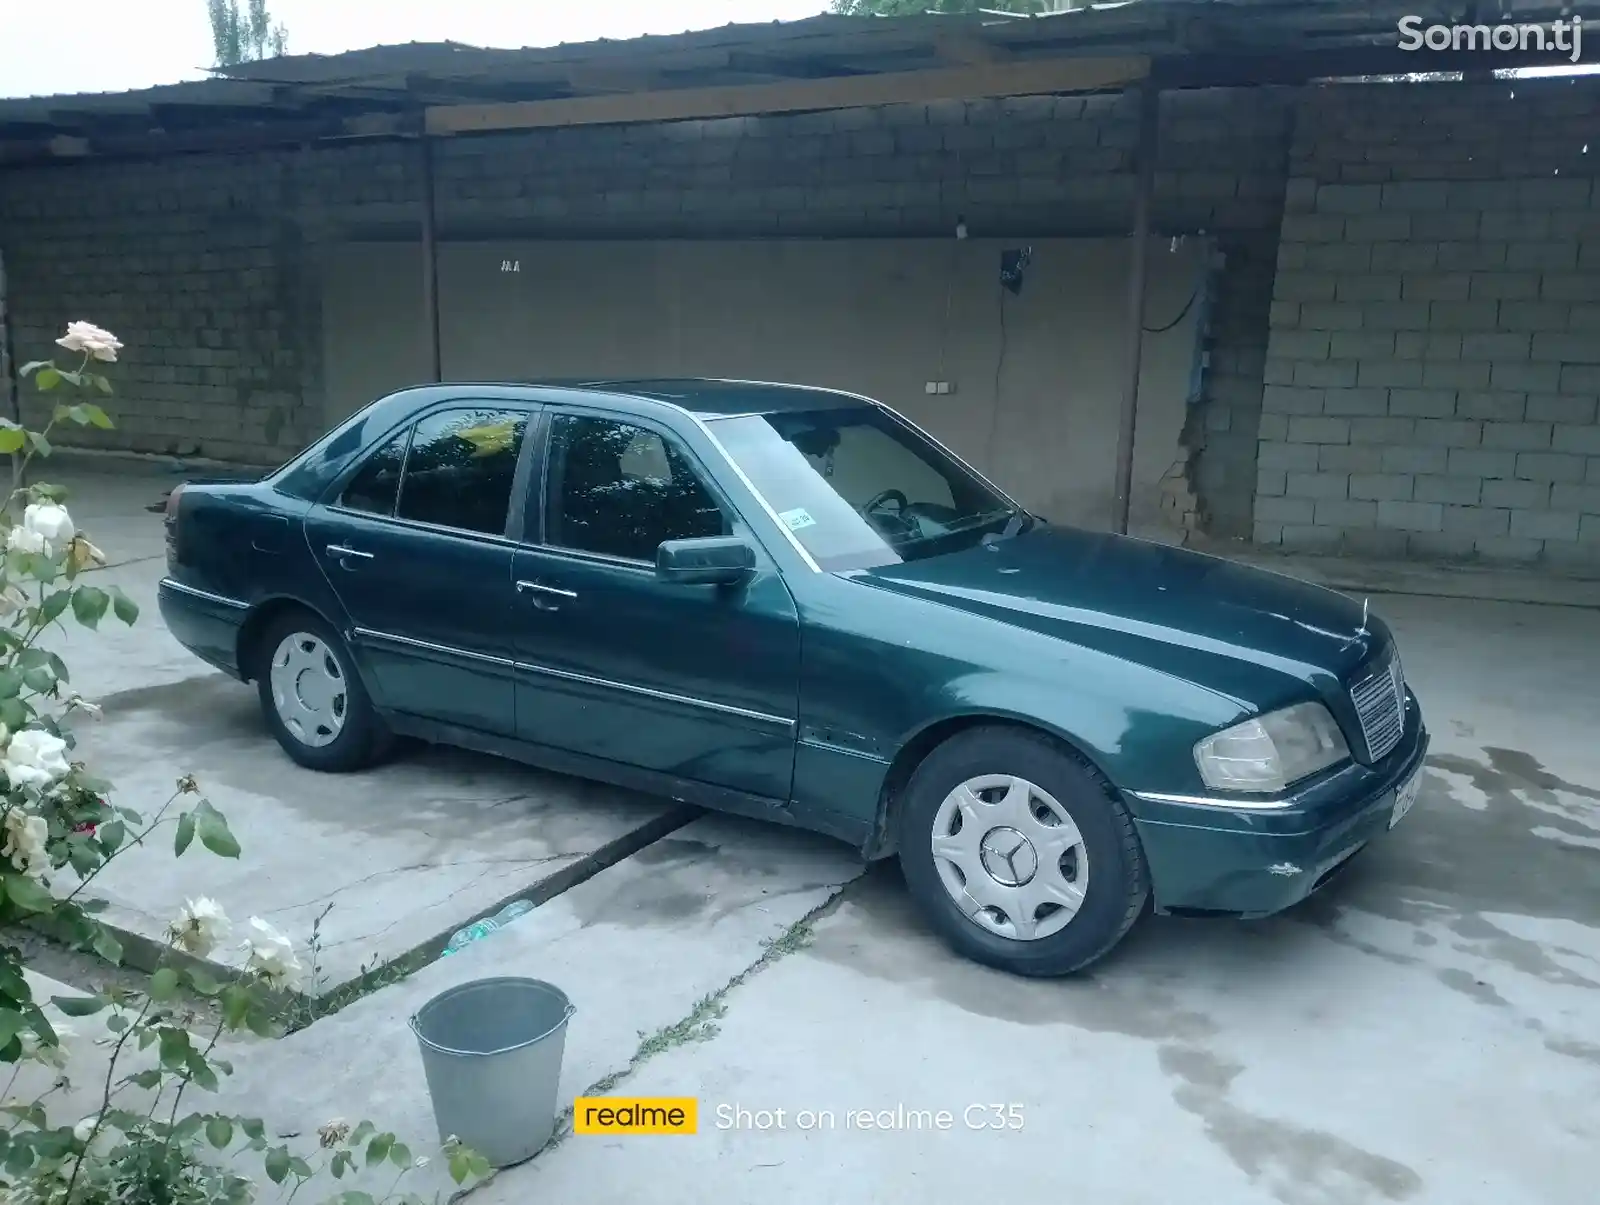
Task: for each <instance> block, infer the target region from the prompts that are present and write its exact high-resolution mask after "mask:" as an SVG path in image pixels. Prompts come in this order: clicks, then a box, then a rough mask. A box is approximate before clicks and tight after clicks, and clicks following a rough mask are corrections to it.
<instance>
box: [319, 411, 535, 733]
mask: <svg viewBox="0 0 1600 1205" xmlns="http://www.w3.org/2000/svg"><path fill="white" fill-rule="evenodd" d="M536 413H537V411H536V409H535V408H531V407H530V408H518V407H516V406H514V405H507V404H505V403H501V402H472V401H460V402H451V403H445V404H443V405H441V406H438V407H436V408H434V409H432V410H430V411H428V412H426V413H424V414H423V415H421V416H420V417H419V418H417V419H416V420H415V421H414V422H411V423H408V424H407V425H406V426H405V427H403V428H402V429H400V430H398V431H396V432H394V433H393V434H392V435H391V436H389V437H388V438H387V439H386V440H385V441H384V442H383V443H382V444H381V446H379V447H378V448H377V449H375V450H374V451H373V452H372V453H371V454H370V455H369V456H367V457H366V458H365V459H364V460H363V461H362V462H361V463H360V464H359V465H358V466H356V467H355V468H354V469H352V471H351V472H350V473H348V474H347V475H346V476H345V477H344V479H343V480H342V481H340V482H337V483H335V485H334V486H333V488H332V490H331V491H330V495H329V498H328V499H326V500H324V502H323V503H321V504H319V505H317V506H316V507H314V508H313V509H312V511H311V513H310V515H309V516H308V518H307V522H306V531H307V536H308V538H309V540H310V542H311V551H312V554H313V555H314V556H315V557H316V559H317V562H318V564H319V565H320V566H321V568H322V571H323V573H324V574H325V575H326V577H327V580H328V583H329V584H330V586H332V588H333V590H334V592H335V593H336V594H337V595H338V597H339V601H340V603H341V604H342V605H343V606H344V609H345V611H346V613H347V616H348V619H349V624H348V631H349V634H350V636H351V643H352V648H353V650H354V652H355V656H356V657H357V659H358V660H359V661H360V663H361V665H362V667H363V670H364V677H365V680H366V682H367V685H368V688H369V689H370V690H371V691H372V693H373V696H374V699H375V701H376V702H377V703H378V705H379V706H380V707H383V708H386V709H389V710H393V711H399V712H404V713H406V714H409V715H413V716H418V717H422V718H425V719H430V720H435V721H438V722H440V723H444V724H450V725H455V726H459V727H462V728H469V729H475V730H478V731H483V732H489V733H495V734H499V735H505V736H510V735H513V734H514V733H515V730H516V691H515V687H514V686H513V681H512V663H513V660H514V657H515V641H514V639H513V636H512V631H511V626H512V625H511V619H512V613H513V604H512V600H513V597H514V594H513V590H512V585H511V581H512V578H511V562H512V554H513V551H514V549H515V547H516V545H515V543H514V541H513V537H514V536H517V535H520V533H521V524H522V517H523V514H524V513H525V511H524V509H523V507H522V506H521V505H520V500H521V499H522V498H523V497H524V496H525V494H526V488H527V487H526V485H525V484H524V482H525V481H526V478H527V474H528V460H529V457H530V456H531V451H532V448H531V441H529V439H528V435H529V431H530V428H531V427H532V425H533V423H534V421H535V417H536ZM525 453H526V455H525ZM513 498H517V499H518V500H519V505H518V506H517V507H512V505H511V500H512V499H513ZM513 512H515V513H514V514H513Z"/></svg>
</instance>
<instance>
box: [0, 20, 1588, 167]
mask: <svg viewBox="0 0 1600 1205" xmlns="http://www.w3.org/2000/svg"><path fill="white" fill-rule="evenodd" d="M1429 7H1432V8H1435V9H1437V8H1438V7H1439V0H1425V2H1424V0H1366V2H1364V3H1357V2H1352V0H1122V2H1120V3H1105V4H1096V5H1090V6H1087V7H1082V8H1077V9H1071V10H1068V11H1065V12H1061V13H1055V14H1049V15H1044V16H1038V17H1032V18H1021V17H1013V18H1008V17H1003V16H984V15H965V16H935V15H929V16H912V17H898V18H870V17H843V16H835V15H822V16H817V17H811V18H807V19H805V20H801V21H790V22H765V23H760V24H739V25H727V26H723V27H720V28H716V29H706V30H697V31H693V32H689V33H682V34H673V35H648V36H644V37H639V38H632V39H627V40H620V41H619V40H602V41H596V42H584V43H566V44H561V45H557V46H548V47H529V48H522V49H494V48H484V47H477V46H468V45H464V44H460V43H455V42H413V43H405V44H401V45H392V46H373V47H369V48H367V49H363V50H354V51H350V52H348V53H345V54H336V55H319V54H302V55H289V56H285V57H283V58H277V59H271V60H266V61H263V62H257V63H249V64H244V65H241V66H238V67H233V68H228V69H225V70H223V71H219V72H218V73H217V74H216V75H215V76H214V77H213V78H210V79H206V80H200V81H191V82H187V83H178V84H171V85H166V86H163V87H157V88H146V89H141V90H138V91H132V92H118V93H87V94H77V95H66V96H48V97H23V98H16V99H7V100H0V139H5V138H16V137H20V136H32V137H39V136H40V135H42V134H45V133H49V132H55V133H60V134H66V135H72V134H75V133H83V132H85V131H86V130H87V129H89V128H91V127H94V128H102V129H104V128H110V129H122V130H127V129H133V128H139V127H141V126H143V127H152V126H157V127H160V128H162V129H170V128H173V127H174V126H178V127H181V126H182V125H183V124H184V123H185V121H186V120H194V121H200V120H206V121H214V120H216V119H217V116H218V115H220V116H222V117H226V116H228V115H229V114H230V113H231V114H232V116H233V117H235V118H242V119H245V120H252V121H269V120H278V119H284V118H287V117H292V116H297V115H304V114H307V113H311V112H324V113H326V112H330V111H331V112H341V113H355V112H368V113H370V112H385V111H389V112H397V111H400V110H402V109H406V108H411V107H415V106H417V105H419V104H424V105H425V104H433V105H440V104H453V103H465V104H471V103H482V102H486V101H488V102H492V101H498V100H539V99H552V98H562V97H573V96H584V95H601V94H607V93H615V92H618V91H634V90H639V83H638V81H640V80H648V81H649V83H648V85H647V86H648V87H649V88H651V89H659V88H676V87H704V86H707V85H712V84H740V83H760V82H771V81H774V80H783V79H791V80H792V79H822V78H828V77H830V76H845V75H860V74H873V73H884V72H894V71H907V70H917V69H924V68H930V67H939V66H946V67H947V66H951V65H952V64H953V63H958V62H962V61H966V62H978V61H983V59H984V57H985V56H994V57H1003V58H1005V59H1011V60H1017V61H1024V60H1026V59H1029V58H1040V57H1062V56H1103V55H1124V54H1135V55H1148V56H1151V57H1153V58H1157V59H1160V58H1168V59H1201V58H1204V57H1207V56H1218V55H1227V54H1234V55H1255V56H1270V55H1272V54H1274V53H1281V52H1291V51H1298V50H1305V49H1336V48H1349V47H1376V46H1393V44H1394V42H1395V37H1396V23H1397V21H1398V19H1399V17H1400V16H1403V15H1406V14H1407V13H1408V12H1411V11H1415V10H1416V9H1418V8H1423V9H1427V8H1429ZM1574 13H1577V14H1581V15H1583V16H1584V17H1585V18H1586V19H1600V0H1573V2H1568V3H1562V2H1561V0H1497V3H1493V4H1492V11H1491V12H1490V13H1488V14H1480V19H1483V20H1493V19H1495V17H1496V16H1497V15H1503V16H1504V17H1505V18H1506V19H1514V20H1519V21H1535V20H1537V21H1548V20H1552V19H1555V18H1557V17H1570V16H1571V15H1572V14H1574ZM1433 19H1439V20H1449V19H1450V18H1448V17H1444V16H1440V17H1438V18H1430V20H1433ZM1594 41H1595V42H1596V43H1597V44H1600V37H1596V38H1595V39H1594ZM1596 53H1597V54H1600V45H1597V47H1596ZM963 56H964V57H963ZM202 114H205V115H206V116H205V117H204V118H202Z"/></svg>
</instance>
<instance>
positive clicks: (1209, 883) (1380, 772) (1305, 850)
mask: <svg viewBox="0 0 1600 1205" xmlns="http://www.w3.org/2000/svg"><path fill="white" fill-rule="evenodd" d="M1410 704H1411V705H1410V709H1409V713H1408V716H1407V721H1406V733H1405V736H1404V737H1403V738H1402V739H1401V741H1400V743H1399V745H1397V746H1396V747H1395V749H1394V750H1393V751H1392V752H1391V753H1390V754H1389V755H1388V756H1387V757H1385V758H1384V759H1383V760H1382V761H1380V762H1378V763H1376V764H1374V765H1371V766H1363V765H1358V764H1352V765H1348V766H1345V767H1343V768H1342V769H1340V770H1338V771H1335V772H1334V773H1333V774H1330V775H1329V776H1328V777H1327V778H1325V779H1322V780H1320V781H1318V782H1315V783H1313V784H1311V785H1310V786H1308V787H1306V788H1304V789H1303V790H1301V791H1299V792H1296V793H1295V794H1294V795H1292V796H1290V797H1289V798H1288V799H1285V800H1284V801H1283V803H1282V806H1280V807H1275V808H1271V809H1256V808H1240V807H1237V806H1230V805H1229V803H1227V802H1226V801H1220V800H1219V801H1204V802H1203V801H1199V800H1194V799H1185V798H1183V797H1175V796H1167V795H1158V794H1140V793H1131V794H1130V795H1129V796H1128V802H1129V804H1130V805H1131V807H1132V809H1133V811H1134V822H1135V824H1136V826H1137V828H1138V831H1139V837H1140V840H1141V841H1142V842H1143V844H1144V852H1145V858H1146V861H1147V862H1148V864H1149V867H1150V879H1151V889H1152V892H1153V894H1154V897H1155V906H1156V910H1157V911H1158V912H1185V913H1223V914H1228V915H1234V916H1268V915H1271V914H1272V913H1274V912H1281V911H1282V910H1283V909H1285V908H1288V907H1290V906H1291V905H1293V904H1297V903H1299V902H1300V901H1301V900H1303V899H1305V898H1306V897H1307V896H1309V895H1310V894H1311V893H1312V892H1314V891H1315V890H1316V889H1317V888H1319V887H1321V886H1322V885H1323V884H1324V883H1325V882H1327V881H1328V880H1329V879H1330V878H1332V877H1333V875H1334V874H1335V873H1336V872H1337V871H1339V870H1340V869H1342V868H1343V867H1344V865H1345V864H1346V863H1347V862H1348V861H1349V860H1350V859H1351V858H1352V857H1354V856H1355V855H1356V854H1357V853H1359V852H1360V851H1361V850H1362V849H1363V848H1364V847H1365V846H1366V845H1367V844H1368V843H1369V842H1371V841H1373V840H1375V839H1376V838H1378V837H1381V836H1383V835H1384V834H1385V833H1386V832H1388V829H1389V818H1390V815H1391V813H1392V812H1393V809H1394V804H1395V796H1396V793H1397V792H1398V791H1399V789H1400V788H1401V787H1402V786H1404V785H1405V784H1407V783H1408V782H1410V781H1411V779H1412V777H1413V776H1414V775H1416V774H1420V773H1421V772H1422V764H1423V760H1424V759H1425V758H1426V757H1427V753H1428V730H1427V727H1426V725H1425V724H1424V723H1423V720H1422V709H1421V708H1420V707H1419V706H1418V705H1417V702H1416V699H1415V697H1412V698H1411V700H1410Z"/></svg>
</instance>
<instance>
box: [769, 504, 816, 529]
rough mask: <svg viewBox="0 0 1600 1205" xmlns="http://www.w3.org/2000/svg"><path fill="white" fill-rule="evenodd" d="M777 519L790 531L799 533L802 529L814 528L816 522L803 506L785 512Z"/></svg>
mask: <svg viewBox="0 0 1600 1205" xmlns="http://www.w3.org/2000/svg"><path fill="white" fill-rule="evenodd" d="M778 518H780V519H782V520H783V521H784V523H785V524H786V525H787V526H788V528H789V530H790V531H799V530H800V529H801V528H803V527H815V526H816V525H817V521H816V520H815V519H813V518H812V517H811V512H810V511H808V510H807V509H806V508H805V507H803V506H797V507H795V508H794V509H793V510H786V511H784V512H783V513H782V514H781V515H779V516H778Z"/></svg>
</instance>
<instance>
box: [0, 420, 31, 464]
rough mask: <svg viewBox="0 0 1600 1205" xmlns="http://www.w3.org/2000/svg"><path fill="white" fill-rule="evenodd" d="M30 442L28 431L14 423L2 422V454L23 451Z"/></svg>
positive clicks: (0, 425) (0, 446)
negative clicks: (24, 446)
mask: <svg viewBox="0 0 1600 1205" xmlns="http://www.w3.org/2000/svg"><path fill="white" fill-rule="evenodd" d="M27 442H28V433H27V432H26V431H24V430H23V429H22V428H21V427H19V426H17V425H15V424H14V423H9V424H0V454H4V455H7V456H9V455H11V454H12V453H14V452H20V451H22V447H23V445H24V444H26V443H27Z"/></svg>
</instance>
